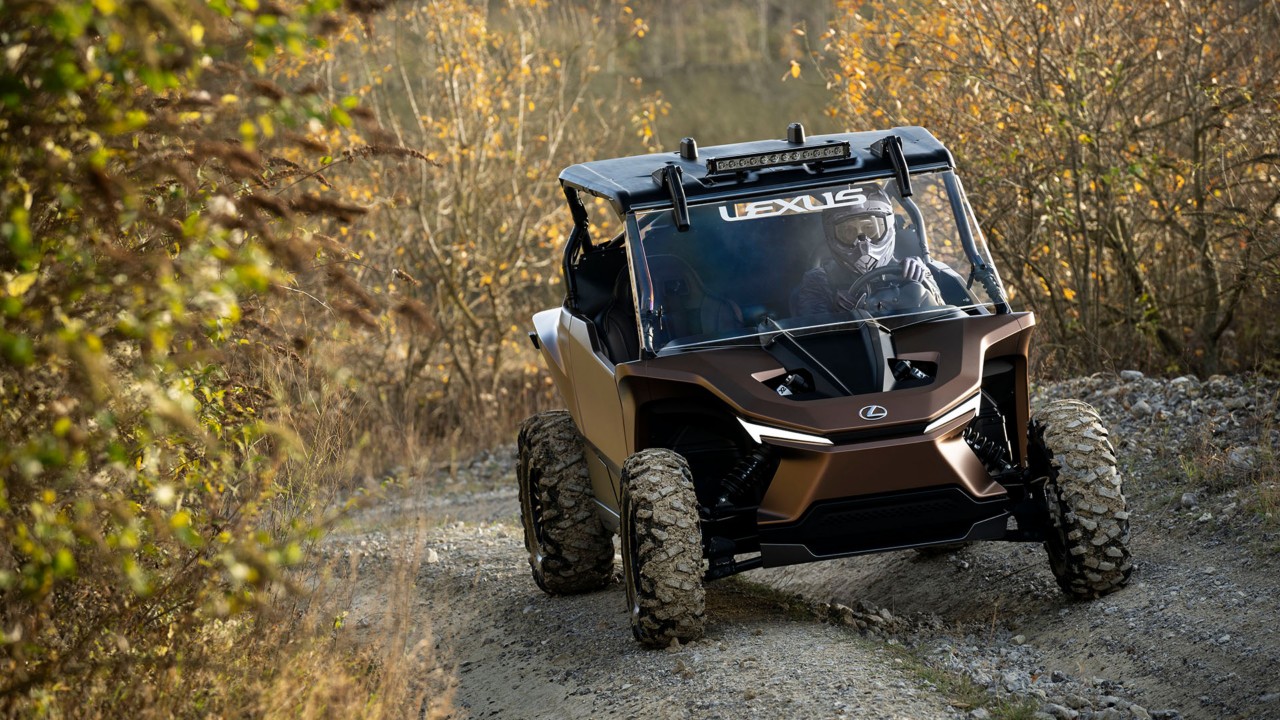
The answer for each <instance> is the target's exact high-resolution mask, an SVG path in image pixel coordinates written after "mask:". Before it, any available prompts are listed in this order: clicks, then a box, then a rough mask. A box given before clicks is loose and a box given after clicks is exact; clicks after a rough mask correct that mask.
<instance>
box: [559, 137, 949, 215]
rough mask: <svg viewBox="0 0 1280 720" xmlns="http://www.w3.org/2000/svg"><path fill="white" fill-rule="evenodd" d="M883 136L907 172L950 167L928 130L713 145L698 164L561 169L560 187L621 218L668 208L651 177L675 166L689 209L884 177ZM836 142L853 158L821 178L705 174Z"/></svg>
mask: <svg viewBox="0 0 1280 720" xmlns="http://www.w3.org/2000/svg"><path fill="white" fill-rule="evenodd" d="M888 135H897V136H898V137H900V138H902V152H903V155H905V156H906V159H907V164H908V165H909V166H910V167H911V169H912V170H917V169H924V168H932V169H939V168H945V167H954V166H955V163H954V161H953V160H952V158H951V153H950V152H949V151H948V150H947V148H946V147H945V146H943V144H942V143H940V142H938V139H937V138H935V137H934V136H933V134H932V133H930V132H929V131H928V130H926V129H924V128H922V127H896V128H893V129H891V130H876V131H871V132H854V133H835V134H832V135H813V136H810V137H809V138H807V139H806V140H805V142H804V144H791V143H788V142H787V141H786V140H756V141H752V142H743V143H733V144H730V145H716V146H713V147H706V148H699V150H698V159H697V160H685V159H684V158H682V157H680V153H678V152H662V153H649V154H647V155H633V156H631V157H621V158H612V159H609V160H595V161H592V162H585V163H581V164H578V165H571V166H570V167H567V168H565V169H564V171H563V172H561V173H560V183H561V184H562V185H565V186H567V187H571V188H575V189H577V190H581V191H584V192H587V193H589V194H591V195H595V196H597V197H601V198H605V199H606V200H608V201H609V202H610V203H611V204H612V205H613V207H614V209H615V210H616V211H617V212H618V214H619V215H623V214H626V213H627V212H628V211H630V210H631V209H632V208H634V207H638V206H647V205H661V204H667V203H669V202H670V196H669V195H668V194H667V191H666V190H665V189H664V188H663V187H662V186H661V185H659V184H658V183H657V182H655V181H654V179H653V174H654V173H655V172H657V171H658V170H661V169H662V167H663V166H665V165H678V166H680V168H681V169H682V170H683V172H684V183H683V184H684V191H685V196H686V197H687V198H688V201H689V202H691V203H692V202H697V201H698V200H700V199H705V198H709V197H712V196H721V195H724V194H725V193H726V192H729V193H733V192H744V193H747V192H754V191H758V190H761V189H764V188H767V187H771V186H774V185H778V184H791V183H798V182H803V181H809V182H812V181H813V180H814V179H817V178H824V179H831V180H836V179H838V178H840V177H841V176H846V175H847V176H850V177H858V176H867V175H887V174H890V173H892V171H893V167H892V165H890V163H889V159H888V158H887V157H885V158H879V157H876V156H875V155H873V154H872V153H871V150H870V148H871V145H872V144H873V143H874V142H876V141H877V140H880V139H881V138H884V137H886V136H888ZM841 141H844V142H848V143H849V146H850V149H851V152H852V158H851V159H850V160H847V161H843V162H839V163H824V166H823V171H822V174H821V175H816V174H815V173H813V172H811V171H810V170H808V169H806V168H804V167H800V166H784V167H777V168H768V169H765V170H761V171H756V172H751V173H747V174H746V175H745V176H734V175H717V176H709V175H708V173H707V164H706V161H707V159H708V158H714V157H727V156H732V155H749V154H754V153H762V152H780V151H784V150H797V149H801V148H806V147H815V146H820V145H825V144H829V143H838V142H841Z"/></svg>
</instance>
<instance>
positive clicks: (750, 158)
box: [707, 142, 850, 175]
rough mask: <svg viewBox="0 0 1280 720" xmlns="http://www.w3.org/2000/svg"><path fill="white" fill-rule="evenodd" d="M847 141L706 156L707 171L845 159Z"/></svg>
mask: <svg viewBox="0 0 1280 720" xmlns="http://www.w3.org/2000/svg"><path fill="white" fill-rule="evenodd" d="M849 155H850V151H849V143H847V142H835V143H829V144H826V145H817V146H815V147H805V148H796V149H795V150H778V151H777V152H763V153H751V154H750V155H730V156H728V157H719V158H708V159H707V172H708V173H711V174H712V175H717V174H719V173H726V172H741V171H745V170H758V169H760V168H766V167H774V166H777V165H799V164H801V163H807V162H816V161H819V160H846V159H848V158H849Z"/></svg>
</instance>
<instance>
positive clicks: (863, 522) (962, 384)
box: [518, 125, 1131, 646]
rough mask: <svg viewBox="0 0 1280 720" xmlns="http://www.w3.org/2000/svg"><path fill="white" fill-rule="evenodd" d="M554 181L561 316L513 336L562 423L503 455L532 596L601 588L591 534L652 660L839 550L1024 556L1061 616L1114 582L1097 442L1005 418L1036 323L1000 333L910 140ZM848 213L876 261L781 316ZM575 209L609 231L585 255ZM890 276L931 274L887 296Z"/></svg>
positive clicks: (1051, 408) (1117, 483) (879, 137)
mask: <svg viewBox="0 0 1280 720" xmlns="http://www.w3.org/2000/svg"><path fill="white" fill-rule="evenodd" d="M560 182H561V185H562V186H563V188H564V193H565V197H566V198H567V200H568V203H569V208H570V210H571V212H572V217H573V221H574V226H573V230H572V233H571V234H570V236H569V239H568V242H567V244H566V245H565V248H564V257H563V275H564V284H565V287H566V290H567V294H566V297H565V300H564V304H563V305H562V306H561V307H559V308H555V309H551V310H545V311H543V312H540V313H538V314H537V315H535V316H534V318H533V324H534V327H535V331H534V332H531V333H530V338H531V340H532V341H533V343H534V345H535V346H536V347H538V348H540V350H541V353H542V355H543V357H544V358H545V360H546V364H547V368H548V370H549V371H550V374H551V377H552V379H553V380H554V382H555V386H556V388H557V389H558V391H559V393H560V395H562V396H563V398H564V402H565V404H566V405H567V406H568V410H567V411H559V412H548V413H542V414H539V415H536V416H534V417H531V418H529V419H528V420H526V421H525V423H524V424H523V426H522V427H521V429H520V435H519V467H518V477H519V483H520V504H521V511H522V516H523V521H524V528H525V543H526V546H527V548H528V551H529V562H530V565H531V566H532V568H533V577H534V580H535V581H536V582H537V583H538V585H539V586H540V587H541V588H542V589H543V590H545V591H546V592H548V593H551V594H569V593H580V592H587V591H591V590H595V589H597V588H600V587H602V586H604V585H606V584H608V583H609V582H610V581H611V579H612V577H613V572H614V568H613V566H614V545H613V534H614V533H615V532H617V533H618V534H619V535H620V539H621V548H622V550H621V554H622V576H623V582H624V584H625V586H626V595H627V602H628V604H629V607H630V609H631V627H632V630H633V632H634V634H635V636H636V638H637V639H638V640H639V641H640V642H642V643H644V644H646V645H653V646H663V645H666V644H668V643H669V642H670V641H671V640H672V639H676V638H678V639H680V640H689V639H692V638H696V637H698V636H700V635H701V634H702V632H703V625H704V592H703V583H704V582H705V581H709V580H714V579H717V578H723V577H726V576H729V575H733V574H735V573H739V572H742V571H744V570H749V569H752V568H758V567H771V566H780V565H790V564H795V563H804V562H810V561H814V560H825V559H828V558H838V557H846V556H851V555H857V554H862V553H871V552H881V551H886V550H900V549H904V548H921V549H923V550H928V549H935V550H936V549H937V548H940V547H941V548H945V547H949V546H952V545H954V544H957V543H967V542H971V541H976V540H1012V541H1021V542H1041V543H1044V547H1045V549H1046V550H1047V552H1048V556H1049V564H1050V567H1051V568H1052V571H1053V574H1054V575H1055V576H1056V577H1057V580H1058V583H1059V584H1060V585H1061V586H1062V588H1063V589H1064V590H1065V591H1066V592H1067V593H1068V594H1070V595H1072V596H1075V597H1078V598H1091V597H1097V596H1099V595H1102V594H1105V593H1108V592H1111V591H1113V590H1116V589H1118V588H1120V587H1121V586H1123V585H1124V584H1125V582H1126V581H1127V579H1128V577H1129V573H1130V568H1131V562H1130V555H1129V549H1128V539H1129V523H1128V510H1127V507H1126V503H1125V498H1124V495H1123V490H1122V487H1121V478H1120V476H1119V475H1118V474H1117V471H1116V458H1115V454H1114V450H1113V448H1112V446H1111V444H1110V442H1109V441H1108V439H1107V430H1106V428H1104V427H1103V424H1102V422H1101V421H1100V419H1099V417H1098V415H1097V414H1096V413H1095V412H1094V411H1093V409H1091V408H1090V407H1089V406H1087V405H1085V404H1083V403H1078V402H1070V401H1062V402H1055V403H1050V404H1049V405H1047V406H1046V407H1045V408H1044V409H1043V411H1042V412H1040V413H1039V414H1038V415H1037V417H1034V418H1033V417H1031V414H1030V405H1029V400H1028V388H1027V353H1028V346H1029V344H1030V342H1031V330H1032V326H1033V325H1034V324H1035V319H1034V317H1033V316H1032V314H1031V313H1027V312H1014V311H1012V310H1011V309H1010V306H1009V302H1008V300H1007V298H1006V295H1005V292H1004V290H1003V288H1002V285H1001V282H1000V278H999V276H998V274H997V272H996V270H995V267H994V266H993V264H992V262H991V259H990V255H989V254H988V251H987V248H986V245H985V241H984V239H983V235H982V232H981V230H980V228H979V226H978V223H977V221H976V219H975V217H974V215H973V212H972V211H971V209H970V207H969V204H968V201H967V200H966V197H965V194H964V190H963V188H962V186H961V183H960V179H959V178H958V177H957V176H956V174H955V164H954V161H953V159H952V156H951V154H950V152H949V151H948V150H947V149H946V148H945V147H944V146H943V145H942V144H941V143H939V142H938V140H937V139H936V138H934V137H933V136H932V135H931V134H930V133H929V132H928V131H927V130H925V129H923V128H918V127H903V128H894V129H892V130H889V131H883V132H861V133H847V134H836V135H823V136H815V137H810V138H806V137H805V135H804V130H803V128H801V127H800V126H799V125H792V126H791V127H790V128H788V131H787V138H786V139H785V140H765V141H759V142H749V143H741V144H734V145H723V146H719V147H712V148H704V149H702V150H701V151H700V150H699V149H698V148H697V145H696V143H694V141H693V140H691V139H686V140H684V141H682V142H681V146H680V150H679V151H678V152H672V153H665V154H649V155H641V156H636V157H623V158H617V159H611V160H600V161H596V162H588V163H584V164H581V165H574V166H572V167H569V168H567V169H566V170H564V172H563V173H561V175H560ZM871 194H875V195H876V197H884V198H886V199H885V200H884V202H883V207H884V208H885V210H883V212H882V214H883V215H884V217H883V222H884V223H885V225H884V226H882V227H881V228H880V230H881V231H882V232H887V231H888V230H890V229H891V230H892V232H893V237H894V238H896V241H895V244H894V247H893V250H894V254H895V257H894V258H891V259H889V260H888V261H887V264H883V265H882V266H880V267H878V268H876V269H873V270H872V271H870V272H867V273H865V274H862V275H860V276H858V277H857V278H856V279H855V280H853V281H852V282H851V283H850V285H851V286H850V287H843V288H837V290H838V291H837V292H835V293H834V295H835V297H836V298H837V299H838V302H837V303H836V304H834V305H833V306H832V307H831V308H830V309H829V310H828V311H826V312H819V313H817V314H813V313H812V312H811V310H810V311H803V310H797V307H796V305H797V304H796V295H797V288H798V287H802V286H803V285H804V283H805V282H807V279H806V275H807V273H809V271H810V269H811V268H814V267H818V266H821V265H822V264H823V263H824V262H825V263H827V264H828V266H830V263H831V257H830V253H831V251H832V247H834V246H832V245H831V243H830V242H829V239H830V238H831V237H832V235H831V226H830V223H824V217H829V215H830V214H831V213H833V212H839V211H840V209H841V208H847V207H851V206H855V205H858V204H859V203H866V202H867V197H868V196H869V195H871ZM890 207H891V208H892V210H891V211H889V210H888V209H887V208H890ZM590 212H597V213H607V214H611V215H612V217H610V218H609V221H610V222H612V223H613V226H614V227H615V228H620V231H616V234H614V233H610V234H611V235H612V237H596V236H593V234H592V232H591V230H592V222H591V221H590V219H589V215H590ZM606 225H607V223H604V222H597V223H596V226H597V227H600V226H606ZM863 239H865V238H863ZM909 256H914V257H915V258H916V259H918V260H919V261H921V262H923V263H924V264H925V265H926V266H927V268H928V271H929V273H928V274H929V275H932V278H928V277H927V276H926V280H925V281H924V282H921V281H918V280H916V281H913V280H908V279H907V278H906V277H904V274H903V272H902V271H901V269H900V268H901V266H902V265H903V263H904V261H905V260H906V258H907V257H909ZM832 277H836V274H833V275H832ZM806 312H807V313H808V314H806Z"/></svg>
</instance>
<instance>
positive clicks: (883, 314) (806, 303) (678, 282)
mask: <svg viewBox="0 0 1280 720" xmlns="http://www.w3.org/2000/svg"><path fill="white" fill-rule="evenodd" d="M912 190H913V194H912V196H911V197H910V198H905V199H904V198H903V197H902V196H901V194H900V193H899V192H898V188H897V183H896V182H895V181H894V180H892V179H878V180H859V181H856V182H849V181H845V182H841V183H838V184H832V185H828V186H822V187H817V188H812V189H806V190H804V191H795V190H790V191H786V192H783V193H775V194H771V195H761V196H756V197H752V198H750V199H747V200H743V199H733V200H729V201H725V202H717V203H706V204H701V205H695V206H690V208H689V219H690V227H689V229H688V230H687V231H685V232H678V231H677V230H676V227H675V220H674V218H673V213H672V211H671V210H670V209H662V210H651V211H640V212H636V213H634V214H633V215H632V216H631V217H629V218H628V222H627V234H628V246H629V250H630V253H631V263H632V270H633V272H634V276H635V278H636V290H637V296H638V297H637V299H638V301H639V302H638V306H639V311H640V327H641V334H642V338H641V341H642V342H643V343H644V344H645V346H646V347H647V348H648V349H650V350H651V351H653V352H657V353H659V354H662V353H664V352H676V351H679V350H682V349H688V348H691V347H700V346H705V345H708V344H725V343H729V344H738V343H741V342H756V343H758V342H760V340H761V335H776V334H777V333H779V332H782V331H784V330H785V331H787V332H793V333H806V334H807V333H811V332H815V331H824V330H826V329H830V328H834V327H840V326H844V325H847V324H849V323H858V322H869V321H873V322H879V323H884V324H888V325H902V324H905V323H909V322H915V321H919V320H928V319H936V318H939V317H958V316H959V315H961V314H977V313H986V312H989V310H988V309H987V305H988V304H991V303H995V304H999V303H1001V302H1002V301H1003V293H1002V291H1001V290H1000V287H999V281H998V278H996V276H995V274H994V271H993V270H989V268H990V267H991V262H990V256H989V255H988V253H987V250H986V246H985V243H984V242H983V239H982V235H981V233H980V231H979V230H978V228H977V227H976V225H970V224H968V223H969V219H970V216H971V213H970V212H969V211H968V208H967V201H965V200H964V197H963V191H962V190H961V189H960V185H959V181H958V180H957V179H956V178H955V176H954V175H953V174H952V173H950V172H949V171H948V172H938V173H927V174H921V175H915V176H913V177H912ZM958 221H959V222H963V223H966V224H965V225H964V226H960V225H958ZM975 266H976V267H977V268H978V269H979V272H978V273H976V275H975V273H974V272H973V270H974V268H975ZM984 271H985V272H988V273H989V276H988V281H987V282H982V280H983V274H984ZM975 277H976V278H977V280H978V281H976V282H975ZM992 295H995V296H992Z"/></svg>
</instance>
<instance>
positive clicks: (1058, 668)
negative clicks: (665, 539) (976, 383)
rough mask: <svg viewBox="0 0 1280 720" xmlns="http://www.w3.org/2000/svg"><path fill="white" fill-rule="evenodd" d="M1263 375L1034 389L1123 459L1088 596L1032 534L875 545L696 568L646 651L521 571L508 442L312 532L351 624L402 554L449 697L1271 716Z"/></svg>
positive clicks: (1279, 635)
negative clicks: (350, 572)
mask: <svg viewBox="0 0 1280 720" xmlns="http://www.w3.org/2000/svg"><path fill="white" fill-rule="evenodd" d="M1278 394H1280V385H1277V384H1276V383H1274V382H1270V381H1264V380H1260V379H1253V378H1221V377H1217V378H1211V379H1210V380H1208V381H1203V382H1202V381H1199V380H1196V379H1194V378H1177V379H1172V380H1170V379H1153V378H1145V377H1142V376H1141V375H1140V374H1138V373H1132V372H1126V373H1124V374H1122V375H1121V376H1115V375H1101V376H1097V377H1093V378H1083V379H1078V380H1073V381H1069V382H1066V383H1060V384H1056V385H1049V386H1045V387H1042V388H1039V389H1038V391H1037V393H1036V402H1043V401H1046V400H1049V399H1054V398H1074V399H1082V400H1085V401H1088V402H1090V403H1092V404H1094V405H1095V406H1096V407H1097V408H1098V409H1099V411H1100V412H1101V413H1102V415H1103V418H1104V419H1105V420H1106V421H1107V423H1108V425H1109V426H1110V427H1111V428H1112V435H1113V438H1114V439H1115V440H1116V442H1117V446H1118V450H1119V453H1120V456H1121V462H1122V466H1123V467H1124V470H1125V472H1126V476H1127V477H1126V492H1127V494H1128V495H1129V498H1130V504H1131V507H1132V510H1133V516H1132V527H1133V540H1132V548H1133V554H1134V558H1135V561H1136V570H1135V572H1134V575H1133V578H1132V582H1131V584H1130V586H1129V587H1128V588H1126V589H1124V590H1122V591H1120V592H1118V593H1115V594H1113V595H1110V596H1108V597H1106V598H1103V599H1101V600H1098V601H1094V602H1088V603H1082V602H1073V601H1069V600H1067V599H1066V598H1065V597H1064V596H1063V595H1062V594H1061V592H1060V591H1059V590H1058V589H1057V586H1056V584H1055V583H1054V581H1053V578H1052V576H1051V574H1050V573H1049V570H1048V564H1047V561H1046V559H1045V554H1044V550H1043V549H1042V548H1040V547H1039V546H1035V545H1017V544H1007V543H983V544H977V545H973V546H969V547H966V548H963V549H961V550H958V551H955V552H952V553H949V554H944V555H941V556H936V557H931V558H930V557H925V556H922V555H919V554H917V553H914V552H898V553H887V554H881V555H875V556H866V557H859V558H850V559H845V560H838V561H832V562H825V563H815V564H812V565H805V566H796V567H790V568H779V569H771V570H756V571H752V572H750V573H746V574H745V575H743V576H740V577H739V578H734V579H729V580H723V581H718V582H716V583H712V584H710V585H709V586H708V597H707V617H708V632H707V637H706V638H705V639H703V640H700V641H697V642H694V643H691V644H689V645H686V646H682V647H678V648H672V649H669V650H666V651H646V650H643V649H641V648H640V647H639V646H637V645H636V644H635V643H634V642H633V641H632V639H631V637H630V632H629V629H628V625H627V615H626V609H625V607H624V604H625V603H624V599H623V592H622V589H621V586H620V585H618V584H616V583H615V584H614V585H613V586H611V587H609V588H606V589H605V590H602V591H600V592H597V593H592V594H589V595H585V596H578V597H569V598H551V597H548V596H546V595H544V594H543V593H541V592H540V591H539V590H538V589H537V588H536V586H535V585H534V584H533V581H532V579H531V578H530V577H529V572H528V565H527V562H526V559H525V554H524V548H523V540H522V535H521V530H520V526H519V520H518V503H517V498H516V492H515V489H514V477H513V471H512V468H513V466H514V462H513V457H512V456H513V451H512V449H511V448H510V447H503V448H499V449H496V450H494V451H491V452H488V453H484V454H482V455H480V456H478V457H475V458H472V459H471V460H470V461H468V462H467V463H463V464H460V465H457V466H454V467H449V468H442V469H441V470H440V471H439V472H438V473H437V474H436V475H435V476H433V477H429V478H421V479H420V480H419V481H418V482H417V483H415V484H413V485H412V486H411V487H410V489H409V490H407V491H406V493H405V495H404V496H403V497H401V498H399V499H398V500H397V501H396V502H392V503H384V504H382V505H379V506H375V507H372V508H368V509H366V510H363V511H361V512H360V513H359V514H358V515H357V516H356V517H355V518H354V521H353V524H352V526H351V527H350V528H348V529H346V530H343V531H341V532H338V533H335V534H333V535H331V536H330V537H329V538H328V539H326V540H325V541H324V542H323V544H322V546H321V549H322V552H323V554H324V555H326V556H328V557H331V558H332V557H345V558H351V557H352V556H353V555H355V556H359V557H360V558H361V559H360V560H359V564H360V567H361V573H360V578H361V580H362V582H360V583H358V586H357V588H356V589H355V594H354V597H353V600H352V610H351V614H352V619H354V620H355V622H356V626H357V627H360V628H366V629H367V631H368V632H370V633H374V632H376V629H377V626H378V624H379V622H380V620H379V618H381V617H383V615H384V614H385V602H384V601H383V600H382V594H381V593H382V591H383V589H384V586H383V585H382V584H380V583H379V582H378V581H377V578H378V577H379V576H380V574H381V573H385V572H388V571H390V570H392V569H394V568H396V567H404V565H405V563H409V567H410V570H411V571H412V573H413V574H414V576H415V577H416V585H417V587H416V590H415V594H416V604H414V605H413V610H412V611H411V612H412V613H413V614H414V618H413V619H412V620H411V622H410V623H409V624H410V626H411V627H415V628H417V631H418V632H421V633H425V632H428V629H429V631H430V633H431V634H432V636H433V638H434V642H435V644H436V647H437V659H438V661H439V662H440V663H441V666H442V668H443V669H444V670H445V671H446V673H447V674H448V675H449V676H451V678H452V680H451V681H450V682H451V683H452V685H453V689H454V707H455V708H456V709H455V716H456V717H459V718H487V717H499V718H542V717H546V718H553V717H554V718H586V717H592V718H597V717H657V718H686V717H687V718H713V717H723V718H739V717H747V718H750V717H769V718H773V717H824V718H825V717H857V718H974V719H975V720H979V719H981V718H987V717H1036V718H1083V719H1085V720H1089V719H1091V718H1092V719H1097V720H1104V719H1105V720H1112V719H1119V718H1153V717H1154V718H1280V673H1277V672H1276V669H1275V668H1276V667H1278V666H1280V627H1278V625H1280V623H1278V622H1277V618H1280V599H1278V598H1277V593H1276V588H1277V583H1280V575H1278V574H1277V557H1278V556H1280V523H1278V522H1277V518H1276V517H1275V510H1276V508H1275V507H1273V505H1272V504H1271V503H1273V502H1274V501H1275V499H1276V498H1277V497H1280V490H1278V488H1277V487H1276V482H1277V477H1276V475H1275V468H1276V467H1277V463H1276V462H1275V450H1274V449H1276V448H1280V431H1278V430H1277V428H1280V416H1277V402H1276V399H1277V396H1278ZM1269 513H1270V514H1269ZM422 523H425V524H426V525H425V527H426V528H427V529H425V530H420V529H417V528H421V527H424V526H423V525H422ZM414 538H416V540H415V539H414ZM415 546H416V547H419V551H417V552H414V551H411V549H410V548H412V547H415ZM366 579H368V581H366Z"/></svg>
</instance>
